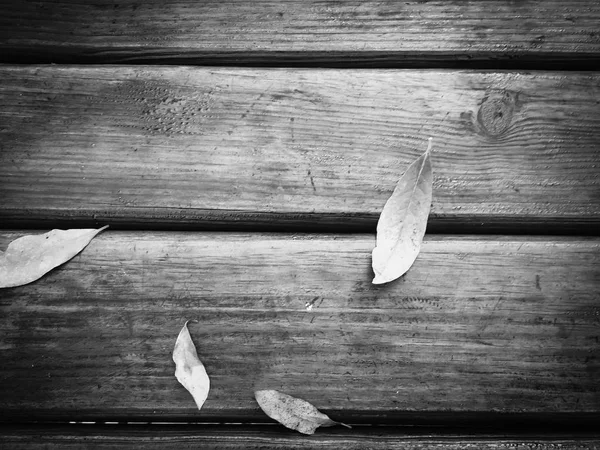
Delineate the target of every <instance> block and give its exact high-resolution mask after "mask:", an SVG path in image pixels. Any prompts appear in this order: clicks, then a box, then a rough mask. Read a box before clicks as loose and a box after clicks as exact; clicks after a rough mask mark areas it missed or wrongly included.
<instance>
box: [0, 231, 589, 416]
mask: <svg viewBox="0 0 600 450" xmlns="http://www.w3.org/2000/svg"><path fill="white" fill-rule="evenodd" d="M21 234H23V233H17V232H14V233H11V232H3V233H2V234H1V235H0V236H1V238H0V248H5V246H6V245H7V243H8V242H9V241H10V240H12V239H14V238H16V237H17V236H19V235H21ZM373 244H374V238H373V237H372V236H366V235H282V234H279V235H266V234H224V233H223V234H222V233H142V232H137V233H129V232H104V233H103V234H101V235H99V236H98V237H97V238H96V239H94V240H93V241H92V242H91V244H90V245H89V246H88V247H87V248H86V249H85V251H84V252H83V253H82V254H80V255H79V256H77V257H75V258H74V259H73V260H72V261H70V262H69V263H67V264H66V265H64V266H62V267H61V268H59V269H57V270H55V271H53V272H52V273H50V274H49V275H47V276H45V277H44V278H42V279H41V280H39V281H38V282H36V283H33V284H31V285H27V286H23V287H18V288H11V289H3V290H0V360H1V361H2V365H1V366H0V405H1V406H0V413H1V417H2V419H3V420H5V421H6V420H12V421H19V420H38V419H39V420H90V419H92V420H101V419H103V420H121V419H124V420H140V419H144V420H153V421H161V420H184V421H190V420H192V421H214V420H226V419H228V420H236V419H240V420H241V419H244V420H252V421H261V420H266V418H265V416H264V414H262V413H261V412H260V410H259V409H258V406H257V404H256V403H255V401H254V398H253V390H254V389H266V388H270V389H278V390H281V391H284V392H287V393H289V394H291V395H295V396H298V397H301V398H304V399H306V400H308V401H310V402H312V403H314V404H315V405H316V406H317V407H318V408H320V409H321V410H322V411H324V412H326V413H327V414H329V415H330V416H331V417H332V419H334V420H342V421H344V422H346V421H348V422H350V423H353V422H354V423H355V422H359V423H365V422H385V421H392V422H394V423H398V422H397V421H398V420H402V421H403V422H404V423H410V422H415V421H418V420H421V419H423V420H426V419H427V417H428V415H429V416H430V417H438V418H439V417H441V418H444V417H445V418H446V419H450V420H455V419H456V418H457V417H461V415H462V417H467V418H469V417H475V419H476V420H478V419H479V418H481V417H483V416H485V415H486V414H488V415H489V416H490V417H492V416H493V415H494V414H505V413H515V414H522V415H524V416H527V415H530V416H534V415H536V414H540V415H542V416H544V415H546V416H548V417H552V416H553V415H556V416H561V415H562V416H563V417H568V416H569V414H575V415H577V414H581V415H582V416H583V417H587V418H588V419H589V418H590V415H591V417H592V418H593V419H594V418H595V419H594V420H597V417H598V413H599V412H600V389H599V388H600V377H599V371H600V365H599V358H600V345H599V343H598V338H599V330H600V328H599V323H600V322H599V317H600V306H599V305H600V294H599V293H600V289H599V284H600V240H599V239H595V238H579V239H575V238H562V239H554V240H550V239H543V238H531V237H526V238H518V237H515V238H493V237H490V238H476V237H442V236H434V237H431V236H429V237H426V239H425V241H424V244H423V249H422V252H421V255H420V256H419V258H418V259H417V261H416V262H415V265H414V266H413V267H412V268H411V269H410V270H409V272H408V273H407V274H406V275H405V276H404V277H403V278H401V279H400V280H398V281H397V282H394V283H391V284H389V285H385V286H382V287H375V286H373V285H372V284H371V283H370V282H371V279H372V272H371V269H370V252H371V249H372V248H373ZM187 319H197V320H198V323H195V324H190V332H191V335H192V337H193V339H194V342H195V344H196V346H197V348H198V352H199V355H200V357H201V359H202V361H203V363H204V364H205V366H206V369H207V372H208V373H209V375H210V377H211V391H210V394H209V396H208V399H207V401H206V403H205V405H204V407H203V409H202V411H198V410H197V409H195V405H194V402H193V400H192V398H191V396H190V395H189V394H188V393H187V391H185V389H184V388H183V387H182V386H180V385H179V384H178V383H177V381H176V379H175V377H174V375H173V373H174V364H173V362H172V360H171V352H172V350H173V345H174V343H175V339H176V337H177V334H178V332H179V330H180V328H181V327H182V325H183V323H184V322H185V321H186V320H187ZM586 415H587V416H586ZM503 417H504V416H500V418H499V419H498V418H497V419H498V420H497V421H496V423H498V422H500V421H502V420H503ZM401 423H402V422H401ZM469 423H470V424H472V423H474V422H469Z"/></svg>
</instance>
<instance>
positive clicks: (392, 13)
mask: <svg viewBox="0 0 600 450" xmlns="http://www.w3.org/2000/svg"><path fill="white" fill-rule="evenodd" d="M598 23H600V5H599V4H598V2H597V1H595V0H585V1H575V0H571V1H569V2H565V1H562V0H531V1H527V2H515V1H509V0H489V1H485V2H482V1H477V2H470V1H457V0H455V1H426V2H424V1H410V2H406V1H402V2H399V1H392V0H388V1H305V0H289V1H248V0H246V1H239V0H212V1H202V2H190V1H184V0H174V1H164V0H154V1H144V2H139V1H138V0H119V1H113V0H108V1H106V0H104V1H94V2H76V1H52V0H50V1H37V2H22V1H5V2H2V3H1V4H0V30H1V31H0V54H1V55H2V57H1V58H2V61H4V62H7V61H9V62H11V61H12V62H55V63H65V62H105V63H106V62H133V61H137V62H139V61H153V62H157V61H161V62H171V63H173V62H175V63H180V62H187V63H189V62H195V63H213V64H238V65H239V64H248V63H249V64H254V65H256V64H276V65H281V64H302V65H330V66H331V65H356V64H361V65H372V66H393V65H396V66H398V65H404V66H406V65H423V64H453V65H456V64H460V63H466V64H469V63H475V64H479V65H481V64H486V63H487V64H497V63H498V62H499V63H500V64H502V65H504V66H507V65H511V64H523V63H526V64H529V65H530V66H531V67H532V68H537V67H536V66H535V64H539V63H540V62H543V63H546V64H548V63H552V64H561V65H562V66H563V67H565V68H572V67H573V65H574V64H578V63H583V64H585V63H588V64H590V63H595V62H596V61H597V58H598V55H599V54H600V33H599V30H598Z"/></svg>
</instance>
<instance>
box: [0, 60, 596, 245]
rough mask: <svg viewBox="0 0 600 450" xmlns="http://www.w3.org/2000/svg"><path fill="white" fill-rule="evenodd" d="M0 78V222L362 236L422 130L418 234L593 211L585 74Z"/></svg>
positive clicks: (101, 70) (37, 73)
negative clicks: (429, 178) (425, 220)
mask: <svg viewBox="0 0 600 450" xmlns="http://www.w3.org/2000/svg"><path fill="white" fill-rule="evenodd" d="M0 77H1V78H2V83H1V85H0V179H1V180H2V183H0V198H2V202H1V204H0V220H2V221H3V223H4V226H5V227H7V226H13V227H19V228H20V227H25V226H26V227H31V226H33V227H53V226H56V225H57V224H58V225H60V226H64V227H73V226H74V224H77V225H79V226H81V225H86V226H87V225H90V224H93V223H94V222H97V223H110V224H111V225H113V226H129V227H140V228H153V227H154V228H159V227H169V228H173V227H179V228H187V229H191V228H195V229H197V228H210V227H213V228H221V229H225V228H226V227H232V226H239V227H243V226H249V225H256V226H262V227H275V228H277V227H279V228H280V229H281V228H283V229H289V228H290V227H292V228H294V227H295V228H297V229H302V230H305V231H306V230H309V229H311V227H313V229H315V228H317V229H319V227H321V228H320V229H321V230H323V229H328V230H333V231H339V230H345V229H352V230H355V231H356V230H359V231H371V230H372V229H374V227H375V223H376V220H377V217H378V216H379V213H380V211H381V208H382V207H383V204H384V203H385V201H386V200H387V198H388V197H389V195H390V193H391V192H392V190H393V188H394V187H395V184H396V182H397V180H398V178H399V176H400V175H401V174H402V173H403V171H404V170H405V169H406V167H407V165H408V164H409V163H410V162H411V161H412V160H413V159H414V158H416V157H417V156H418V155H420V154H421V153H422V152H423V151H424V150H425V147H426V142H427V138H428V137H429V136H432V137H433V138H434V155H433V167H434V190H433V205H432V215H431V218H430V221H429V230H430V231H435V232H448V231H456V229H458V230H459V231H460V232H472V231H480V230H487V231H490V230H492V231H495V232H526V233H573V234H590V233H591V234H594V233H597V230H598V228H599V224H600V184H599V180H598V170H599V167H600V152H598V151H597V149H598V147H599V146H600V102H599V101H598V98H600V75H599V74H597V73H592V72H581V73H573V72H571V73H565V72H536V73H526V72H487V71H477V72H476V71H434V70H424V71H408V70H407V71H402V70H379V71H370V70H353V71H348V70H346V71H344V70H316V69H307V70H298V69H296V70H283V69H282V70H275V69H262V70H261V69H249V70H243V69H224V68H219V69H208V68H189V67H111V66H96V67H88V68H85V67H70V66H66V67H53V66H33V67H17V66H15V67H11V66H3V67H1V68H0ZM452 227H454V229H453V228H452ZM469 227H470V228H469Z"/></svg>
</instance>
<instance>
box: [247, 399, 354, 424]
mask: <svg viewBox="0 0 600 450" xmlns="http://www.w3.org/2000/svg"><path fill="white" fill-rule="evenodd" d="M254 397H255V398H256V401H257V402H258V405H259V406H260V407H261V409H262V410H263V411H264V412H265V414H266V415H267V416H269V417H270V418H271V419H275V420H276V421H277V422H279V423H281V424H282V425H284V426H286V427H287V428H290V429H292V430H296V431H299V432H300V433H304V434H314V432H315V430H316V429H317V428H319V427H331V426H333V425H343V426H345V427H348V428H351V427H350V426H349V425H346V424H343V423H340V422H334V421H333V420H331V419H330V418H329V417H328V416H327V415H325V414H323V413H322V412H320V411H319V410H318V409H317V408H315V407H314V406H313V405H311V404H310V403H308V402H307V401H305V400H302V399H299V398H296V397H292V396H291V395H287V394H283V393H282V392H279V391H275V390H263V391H256V392H254Z"/></svg>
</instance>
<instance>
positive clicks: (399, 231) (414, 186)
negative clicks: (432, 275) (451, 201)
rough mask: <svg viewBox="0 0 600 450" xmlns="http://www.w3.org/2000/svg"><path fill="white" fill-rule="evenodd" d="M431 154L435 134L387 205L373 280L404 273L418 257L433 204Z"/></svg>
mask: <svg viewBox="0 0 600 450" xmlns="http://www.w3.org/2000/svg"><path fill="white" fill-rule="evenodd" d="M430 154H431V138H429V146H428V147H427V151H426V152H425V153H424V154H423V155H421V156H420V157H419V158H418V159H417V160H416V161H414V162H413V163H412V164H411V165H410V166H409V167H408V169H406V172H404V175H402V177H400V180H398V184H397V185H396V188H395V189H394V192H393V193H392V195H391V197H390V198H389V199H388V201H387V202H386V204H385V206H384V207H383V211H382V212H381V216H380V217H379V222H377V245H376V247H375V248H374V249H373V272H375V278H374V279H373V284H382V283H389V282H390V281H393V280H395V279H397V278H399V277H401V276H402V275H404V274H405V273H406V271H407V270H408V269H410V267H411V266H412V264H413V263H414V262H415V259H417V255H418V254H419V250H420V248H421V242H422V241H423V236H424V235H425V228H426V227H427V218H428V216H429V210H430V208H431V198H432V190H433V188H432V186H433V174H432V171H431V157H430Z"/></svg>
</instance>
